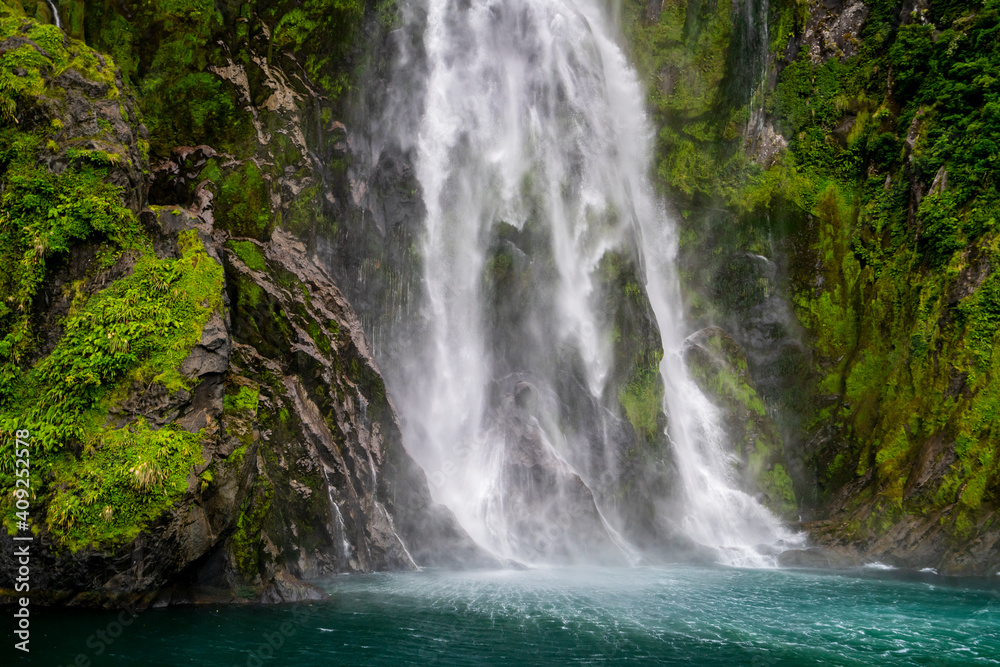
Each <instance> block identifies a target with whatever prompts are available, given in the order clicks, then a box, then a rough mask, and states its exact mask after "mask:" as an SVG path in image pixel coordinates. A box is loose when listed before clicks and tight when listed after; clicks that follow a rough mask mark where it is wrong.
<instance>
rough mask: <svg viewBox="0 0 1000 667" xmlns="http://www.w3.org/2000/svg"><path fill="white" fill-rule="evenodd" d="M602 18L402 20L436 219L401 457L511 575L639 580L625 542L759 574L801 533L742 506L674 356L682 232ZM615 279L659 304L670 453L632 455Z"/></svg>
mask: <svg viewBox="0 0 1000 667" xmlns="http://www.w3.org/2000/svg"><path fill="white" fill-rule="evenodd" d="M605 4H606V3H604V2H601V1H600V0H577V1H575V2H574V1H573V0H504V1H502V2H501V1H499V0H414V2H413V3H411V4H410V5H406V6H404V8H403V16H404V21H405V23H406V27H405V28H404V30H410V31H412V33H413V34H414V35H416V37H415V38H413V39H409V40H407V39H401V40H399V42H400V43H401V44H402V45H403V46H402V47H401V53H400V56H399V58H398V62H397V65H396V74H395V77H394V82H395V83H394V84H393V85H396V86H397V87H399V88H400V91H401V92H399V93H397V94H392V93H391V92H390V93H389V95H388V99H390V100H391V102H390V103H389V106H390V107H392V108H390V109H388V110H387V112H386V117H387V118H402V117H404V116H406V115H407V114H408V113H409V114H411V115H412V114H413V113H416V114H417V115H418V117H419V119H420V120H419V123H418V125H417V127H416V129H415V131H411V130H409V129H407V128H406V123H394V122H392V121H391V120H390V121H387V122H385V123H383V127H384V128H385V129H384V131H385V132H388V133H392V132H393V131H395V132H396V133H397V136H396V140H397V141H399V142H400V143H401V144H403V145H406V146H408V148H409V149H410V150H411V151H412V154H413V155H415V170H416V176H417V180H418V181H419V185H420V188H421V191H422V198H423V204H424V207H425V209H426V215H425V218H424V223H423V224H424V228H423V236H422V239H421V241H420V244H419V248H418V250H419V252H420V253H421V256H422V259H423V264H422V266H423V274H422V286H423V289H424V299H423V302H422V310H421V314H420V316H419V326H417V327H416V330H417V331H418V334H417V335H416V336H415V337H414V336H413V334H412V333H411V334H409V335H410V336H411V337H414V338H415V339H414V340H409V341H406V342H405V343H406V345H408V346H409V347H407V348H406V350H407V352H406V354H404V355H401V356H400V357H398V358H397V359H396V361H395V363H396V365H397V366H400V367H401V368H400V369H397V371H396V372H395V373H394V375H395V377H396V378H397V380H396V381H394V382H392V383H391V390H392V392H393V395H394V397H395V400H396V402H397V406H398V408H399V412H400V417H401V422H402V426H403V430H404V439H405V441H406V442H407V446H408V448H409V450H410V451H411V453H412V454H413V455H414V457H415V458H416V459H417V461H418V462H419V463H420V464H421V465H422V466H423V467H424V469H425V470H426V471H427V474H428V479H429V481H430V484H431V489H432V493H433V494H434V496H435V499H436V500H438V501H439V502H442V503H444V504H446V505H447V506H448V507H450V508H451V509H452V510H453V511H454V512H455V513H456V515H457V516H458V518H459V520H460V521H461V522H462V524H463V526H464V527H465V528H466V529H467V530H468V531H469V533H470V534H471V535H472V536H473V538H474V539H476V540H477V541H478V542H479V543H480V544H482V545H484V546H486V547H487V548H490V549H492V550H494V551H495V552H496V553H498V554H500V555H502V556H504V557H510V558H514V559H519V560H523V561H528V562H567V561H569V562H572V561H574V560H586V561H599V562H634V561H635V559H636V553H637V552H636V550H635V549H634V548H633V546H632V545H630V544H629V543H627V542H626V540H628V539H631V538H632V537H635V536H638V535H640V534H641V535H644V536H645V537H644V538H642V541H643V549H642V550H645V549H646V548H648V547H649V545H650V544H651V543H652V542H655V541H656V540H657V539H662V540H671V539H679V537H678V536H681V537H684V539H687V540H690V541H692V542H694V543H696V544H698V545H703V546H705V547H708V548H711V549H714V550H715V553H716V554H717V558H718V559H719V560H721V561H723V562H727V563H732V564H743V565H763V564H766V558H765V557H764V556H761V555H760V554H759V553H758V550H757V549H756V548H755V547H756V546H757V545H760V544H774V543H777V542H779V541H780V540H782V539H788V538H789V535H788V534H786V532H785V531H784V530H783V529H782V527H781V526H780V523H779V521H778V520H777V519H776V518H775V517H774V516H773V515H771V514H770V512H768V511H767V510H766V509H765V508H764V507H762V506H761V505H760V504H759V503H758V502H757V501H756V500H754V499H753V498H752V497H750V496H749V495H747V494H746V493H744V492H743V491H740V490H739V489H738V488H737V482H736V480H735V479H733V478H732V475H731V472H730V471H731V469H732V467H733V466H732V455H731V454H730V453H729V450H730V448H729V447H727V445H726V443H725V440H724V436H723V434H722V430H721V428H720V426H719V424H718V416H717V414H716V410H715V408H714V406H713V405H712V404H711V403H710V402H709V400H708V399H707V398H706V397H705V396H704V395H703V394H702V393H701V392H700V391H699V389H698V388H697V387H696V386H695V385H694V383H693V382H692V381H691V380H690V379H689V378H688V376H687V372H686V370H685V368H684V364H683V362H682V360H681V357H680V351H681V347H682V344H683V339H684V334H685V324H684V321H683V317H682V312H681V311H682V309H681V294H680V290H679V285H678V280H677V275H676V269H675V267H674V257H675V255H676V251H677V239H676V229H675V225H674V223H673V221H672V220H671V219H670V217H669V216H668V215H667V213H666V210H665V207H664V206H663V204H662V203H661V202H659V201H658V200H657V199H656V198H655V196H654V195H653V193H652V191H651V185H650V183H649V180H648V172H649V165H650V162H649V160H650V153H651V146H652V132H651V129H650V127H649V125H648V123H647V121H646V119H645V116H644V111H643V109H644V95H643V91H642V88H641V86H640V84H639V82H638V80H637V78H636V74H635V72H634V71H632V69H631V68H630V67H629V65H628V63H627V61H626V58H625V56H624V54H623V52H622V50H621V49H620V48H619V46H618V45H617V44H616V41H615V39H616V35H617V30H616V28H615V26H614V25H613V21H612V18H611V17H610V15H609V14H608V11H609V8H608V7H606V6H605ZM417 80H419V81H421V82H422V83H423V85H422V86H419V85H417V86H415V84H414V81H417ZM400 105H403V106H406V105H409V107H408V108H407V109H408V110H404V111H400V109H399V108H397V107H399V106H400ZM615 258H617V259H615ZM615 262H617V264H616V263H615ZM614 266H624V267H629V266H634V267H635V275H636V278H637V279H638V280H639V281H640V282H644V283H645V293H644V294H638V295H636V293H637V292H642V289H641V286H639V287H638V288H627V289H630V290H631V291H630V292H629V293H630V294H632V295H633V298H634V301H635V302H636V303H640V304H641V305H644V307H645V308H646V309H647V311H648V312H649V313H650V315H649V318H648V319H650V320H651V324H650V326H651V327H652V328H655V329H658V331H659V340H658V341H657V344H659V343H660V342H662V352H663V353H662V360H661V361H660V362H659V372H660V374H661V376H662V382H663V396H664V398H663V405H662V411H663V414H665V415H666V433H665V434H664V433H662V432H661V433H653V435H652V436H650V437H651V438H652V439H651V440H649V442H653V441H654V440H656V438H659V439H660V440H662V441H663V442H664V443H665V444H664V446H663V450H665V451H660V450H659V449H657V448H656V447H655V446H654V445H649V444H646V445H643V447H646V450H648V451H643V452H640V453H637V452H639V451H640V450H641V449H642V447H641V446H640V444H637V443H638V442H639V440H638V436H637V435H634V433H639V431H641V430H642V429H640V428H639V426H636V427H635V428H634V429H633V428H631V427H629V426H627V424H626V422H625V421H624V418H623V414H622V409H621V408H619V407H618V400H619V397H620V395H621V391H622V386H623V382H624V380H623V379H622V378H621V377H620V375H621V368H620V364H621V363H622V361H621V359H620V358H618V359H616V350H617V349H620V348H617V347H616V345H620V339H621V338H622V337H623V336H624V335H625V334H623V333H622V331H620V330H619V328H618V327H617V326H616V325H615V324H614V322H612V321H611V320H612V318H611V317H609V315H608V308H609V306H608V303H609V302H608V300H607V299H606V298H605V297H606V295H607V283H608V279H607V276H608V275H610V274H609V271H610V269H609V267H614ZM616 275H617V274H616ZM618 298H619V300H620V299H621V298H624V297H623V296H622V295H621V294H619V295H618ZM647 298H648V301H647V300H646V299H647ZM612 305H613V304H612ZM636 308H637V309H639V311H641V306H636ZM639 319H640V320H641V317H640V318H639ZM413 330H414V328H412V327H411V328H409V329H408V331H410V332H412V331H413ZM652 335H653V336H655V335H656V334H655V331H654V332H653V334H652ZM657 358H660V355H657ZM654 363H655V362H654ZM616 364H618V365H616ZM653 373H654V374H655V369H654V370H653ZM389 374H390V375H393V372H392V369H390V373H389ZM398 378H402V379H401V380H400V379H398ZM655 407H656V406H655V405H654V409H655ZM631 418H632V417H630V419H631ZM636 419H638V417H636V418H635V419H633V421H635V420H636ZM648 419H651V417H649V418H647V421H646V422H643V423H648ZM653 425H654V426H655V428H654V429H653V430H660V431H662V429H663V427H664V424H663V422H654V423H653ZM647 430H648V429H647ZM643 457H645V458H643ZM637 461H638V463H637ZM637 487H638V491H636V488H637ZM637 504H642V508H640V509H636V505H637ZM634 524H642V526H643V528H642V530H638V529H636V528H635V525H634ZM650 536H652V537H650ZM635 539H637V540H638V539H640V538H639V537H635Z"/></svg>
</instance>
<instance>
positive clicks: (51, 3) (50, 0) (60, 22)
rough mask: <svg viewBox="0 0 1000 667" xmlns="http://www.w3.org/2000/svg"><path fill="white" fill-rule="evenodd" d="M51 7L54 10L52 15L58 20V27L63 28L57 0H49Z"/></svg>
mask: <svg viewBox="0 0 1000 667" xmlns="http://www.w3.org/2000/svg"><path fill="white" fill-rule="evenodd" d="M48 3H49V9H51V10H52V17H53V18H54V19H55V21H56V27H57V28H59V29H60V30H62V19H60V18H59V7H58V5H56V3H55V0H48Z"/></svg>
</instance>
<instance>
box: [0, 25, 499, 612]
mask: <svg viewBox="0 0 1000 667" xmlns="http://www.w3.org/2000/svg"><path fill="white" fill-rule="evenodd" d="M0 28H2V30H0V65H2V69H0V83H2V84H3V85H0V109H2V110H3V111H4V114H5V116H4V118H3V120H2V123H3V124H2V127H0V132H2V134H3V140H2V142H0V194H2V196H3V203H4V209H3V213H2V214H0V233H2V234H3V235H4V254H3V262H4V267H3V268H4V272H5V276H4V278H3V289H4V297H5V298H4V304H5V305H4V306H2V307H3V308H4V313H5V323H4V329H3V331H2V332H0V333H2V334H3V335H4V345H3V348H2V352H3V355H4V356H3V359H2V361H3V383H2V391H3V393H2V396H0V422H2V423H0V426H2V428H3V429H4V431H3V435H4V437H3V442H2V446H3V456H4V467H3V468H2V470H0V487H2V488H3V501H2V506H3V511H4V520H5V522H6V523H5V525H6V528H7V530H4V531H2V532H0V542H2V543H3V544H4V545H6V546H5V547H4V556H3V557H2V560H0V588H2V589H7V590H9V589H11V588H12V587H13V579H12V577H13V574H12V573H13V572H14V571H15V570H16V567H15V563H14V562H13V561H11V560H10V558H11V556H10V554H12V553H13V549H12V548H11V545H12V544H13V543H12V541H11V538H12V535H13V534H15V533H16V526H15V525H14V524H13V519H12V518H11V517H13V510H14V495H13V493H12V491H13V488H14V479H15V477H14V475H13V470H12V466H11V463H10V461H11V460H12V449H11V448H12V447H13V441H12V437H11V436H12V434H13V431H14V430H16V429H27V430H29V431H30V433H31V436H30V439H29V442H30V445H31V470H32V477H31V479H32V497H31V503H30V505H31V509H30V511H29V514H30V522H31V523H32V526H33V528H32V532H33V534H34V536H35V542H34V545H35V546H34V555H33V559H34V560H33V563H34V564H35V567H34V568H33V573H35V576H34V578H33V580H32V592H33V594H36V595H40V596H46V597H47V598H49V599H50V600H52V601H58V602H62V603H67V604H108V603H112V604H115V603H117V604H120V603H125V602H128V603H132V604H138V605H149V604H153V605H160V604H169V603H176V602H187V601H197V600H200V599H206V598H208V599H228V600H241V599H247V600H250V599H259V600H263V601H282V600H293V599H301V598H303V597H311V596H315V595H318V594H319V593H318V591H317V590H316V589H313V588H311V587H310V586H308V585H307V584H303V583H302V582H301V580H302V579H308V578H315V577H321V576H324V575H329V574H332V573H336V572H355V571H356V572H368V571H373V570H384V569H413V568H415V567H417V566H420V565H434V566H441V565H449V566H468V565H473V566H475V565H489V564H494V561H493V560H492V559H491V558H490V557H489V556H487V555H485V554H483V553H482V552H480V551H479V549H478V548H477V547H476V546H475V545H474V543H472V541H471V540H470V539H469V538H468V536H466V535H465V533H464V532H463V531H462V529H461V528H460V527H459V526H458V524H457V522H456V521H455V519H454V517H453V516H452V515H451V514H450V513H449V512H448V511H447V510H445V509H444V508H442V507H440V506H437V505H435V504H434V503H433V502H432V501H431V498H430V494H429V490H428V487H427V482H426V479H425V477H424V474H423V472H422V471H421V470H420V469H419V468H418V467H417V466H416V465H415V464H414V462H413V461H412V459H411V458H410V457H409V455H408V454H407V453H406V451H405V449H404V447H403V443H402V441H401V438H400V432H399V427H398V424H397V419H396V415H395V412H394V409H393V406H392V404H391V402H390V400H389V398H388V397H387V396H386V392H385V387H384V384H383V381H382V378H381V375H380V373H379V370H378V368H377V367H376V365H375V363H374V361H373V359H372V356H371V353H370V351H369V348H368V344H367V342H366V340H365V336H364V333H363V331H362V329H361V326H360V324H359V322H358V319H357V317H356V316H355V314H354V312H353V310H352V309H351V307H350V306H349V305H348V303H347V301H346V300H345V299H344V297H343V295H342V294H341V292H340V291H339V290H338V289H337V287H336V286H335V285H334V284H333V283H332V281H331V279H330V277H329V276H328V275H327V273H326V272H325V270H324V269H323V268H322V267H321V266H320V265H319V264H317V263H316V261H315V260H314V259H313V258H312V256H311V255H310V253H309V252H308V251H307V248H306V246H305V244H304V243H303V242H302V241H300V240H298V239H297V238H296V237H295V236H294V235H293V233H292V232H291V231H289V229H292V228H295V226H296V225H295V220H300V218H296V217H295V215H294V214H290V213H289V209H290V208H294V207H295V205H296V197H297V196H300V195H301V194H302V190H303V189H304V188H307V187H310V185H312V186H315V184H316V182H317V181H319V180H321V179H322V176H316V171H315V162H314V161H310V160H307V161H306V164H305V166H304V170H303V169H300V170H299V172H298V173H294V174H293V173H290V172H287V171H278V172H276V173H275V172H274V164H275V162H276V161H277V162H280V161H281V160H284V159H286V158H285V157H284V156H283V155H282V156H276V155H275V152H276V151H278V150H282V151H284V150H290V151H291V150H299V149H302V150H305V146H304V143H303V140H302V137H303V136H304V131H303V129H302V124H303V122H304V121H303V118H304V117H305V115H306V112H303V111H302V108H303V105H304V104H305V103H304V102H303V97H302V96H301V95H297V94H296V92H295V91H294V90H292V89H291V88H288V87H287V84H286V79H285V75H284V74H283V73H281V72H275V71H271V70H270V69H269V68H268V67H267V65H266V62H265V63H264V64H263V65H262V66H261V67H260V70H261V71H263V72H264V73H265V74H267V75H268V76H266V77H265V78H264V80H263V81H262V82H260V85H261V86H262V87H263V89H264V90H266V91H270V95H268V96H265V97H264V99H263V101H262V102H260V103H259V104H260V107H259V108H258V107H257V106H254V105H253V103H252V100H251V99H250V89H249V88H247V89H246V90H243V92H242V93H241V94H244V95H245V99H244V101H245V102H246V103H247V104H248V105H249V106H248V108H247V113H248V115H249V116H250V117H251V120H252V123H251V125H252V126H253V127H254V128H255V130H256V134H257V140H256V141H255V142H253V143H252V144H250V146H251V147H252V149H253V150H252V151H251V152H250V153H247V151H246V150H245V149H244V152H243V154H242V155H243V157H236V156H234V155H232V154H228V153H222V152H220V151H218V150H216V149H214V148H211V147H209V146H206V145H202V146H198V147H196V148H186V147H178V148H176V149H175V150H172V151H170V153H169V155H166V156H164V157H167V158H169V159H166V160H163V159H161V160H160V161H158V164H157V165H156V166H155V167H153V168H152V169H150V167H149V166H148V165H149V163H148V162H147V154H148V150H149V143H148V141H149V139H150V138H151V137H150V134H149V133H148V131H147V129H146V126H145V125H143V124H142V123H141V122H140V120H139V113H138V111H137V106H138V105H137V104H136V101H135V98H134V97H133V96H132V93H131V92H130V89H129V88H128V86H127V85H126V84H125V81H124V77H123V75H122V71H121V70H120V69H119V68H118V66H117V65H116V63H115V62H114V61H113V60H112V59H111V58H110V57H107V56H103V55H101V54H99V53H97V52H95V51H93V50H91V49H90V48H89V47H87V46H85V45H84V44H83V43H82V42H78V41H75V40H70V39H68V38H66V37H65V36H64V35H63V33H62V32H61V31H59V30H58V29H56V28H55V27H54V26H46V25H40V24H38V23H36V22H34V21H32V20H30V19H27V18H25V17H24V16H23V14H21V13H20V11H19V10H18V9H16V8H12V7H9V6H7V5H2V6H0ZM218 76H219V77H220V78H222V79H223V80H225V81H228V82H230V83H233V85H234V86H237V87H239V85H240V84H241V82H242V84H243V85H246V86H249V85H250V84H249V83H247V82H246V77H245V75H242V74H240V71H239V68H238V67H236V66H233V68H231V69H229V70H226V71H222V72H220V73H218ZM268 114H270V115H268ZM262 118H263V120H261V119H262ZM265 122H266V123H267V125H266V126H265V125H264V124H263V123H265ZM269 133H273V134H272V135H270V136H269ZM334 134H335V133H334ZM277 135H280V136H282V137H289V138H290V139H289V142H290V143H286V142H283V141H279V140H276V139H274V136H277ZM153 139H154V141H155V137H153ZM332 150H339V149H332ZM150 202H152V204H151V203H150ZM299 203H301V202H299ZM45 219H47V220H48V221H49V222H48V223H47V224H48V225H49V226H48V228H47V229H45V228H44V227H43V228H42V230H43V231H41V232H40V228H39V224H40V223H39V220H45ZM40 233H41V236H39V234H40ZM39 239H40V240H39ZM31 244H33V246H32V245H31ZM23 246H27V247H28V248H31V251H30V253H29V254H28V255H25V254H23V251H22V250H21V248H22V247H23ZM26 257H27V258H37V259H30V261H29V260H28V259H25V258H26ZM8 531H10V532H8ZM35 599H39V598H35Z"/></svg>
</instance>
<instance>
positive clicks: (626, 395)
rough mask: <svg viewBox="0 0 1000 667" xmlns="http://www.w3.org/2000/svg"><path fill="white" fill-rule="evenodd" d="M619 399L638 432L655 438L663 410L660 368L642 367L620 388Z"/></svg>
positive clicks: (649, 437)
mask: <svg viewBox="0 0 1000 667" xmlns="http://www.w3.org/2000/svg"><path fill="white" fill-rule="evenodd" d="M618 401H619V402H620V403H621V405H622V408H624V409H625V415H626V416H627V417H628V420H629V422H630V423H631V424H632V427H633V428H634V429H635V431H636V433H637V434H639V435H641V436H645V437H646V438H648V439H655V437H656V435H657V432H658V430H659V429H658V424H659V415H660V414H661V413H662V411H663V382H662V380H661V379H660V372H659V368H657V367H655V366H654V367H652V368H646V369H642V370H640V371H639V372H637V373H636V374H635V376H634V377H633V378H632V381H631V382H629V383H628V384H627V385H625V386H624V387H622V388H621V389H619V390H618Z"/></svg>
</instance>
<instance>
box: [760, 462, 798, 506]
mask: <svg viewBox="0 0 1000 667" xmlns="http://www.w3.org/2000/svg"><path fill="white" fill-rule="evenodd" d="M758 483H759V484H760V488H761V490H762V491H764V493H765V495H766V496H767V501H768V502H767V504H768V507H770V509H771V510H773V511H774V512H776V513H777V514H778V515H779V516H786V517H787V516H792V515H793V514H794V512H795V510H796V509H797V507H798V505H797V504H796V502H795V490H794V488H793V486H792V478H791V477H789V475H788V471H787V470H785V467H784V466H783V465H781V464H780V463H776V464H775V465H774V467H773V468H771V469H770V470H766V471H764V472H763V473H761V474H760V475H759V479H758Z"/></svg>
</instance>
